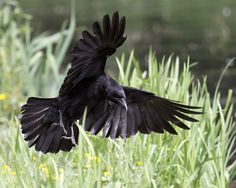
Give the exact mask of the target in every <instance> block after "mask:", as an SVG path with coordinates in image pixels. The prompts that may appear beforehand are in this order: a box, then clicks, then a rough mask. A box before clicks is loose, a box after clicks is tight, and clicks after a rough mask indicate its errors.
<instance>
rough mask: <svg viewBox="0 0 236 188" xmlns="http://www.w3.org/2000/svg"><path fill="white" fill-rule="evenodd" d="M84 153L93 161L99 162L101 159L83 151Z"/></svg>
mask: <svg viewBox="0 0 236 188" xmlns="http://www.w3.org/2000/svg"><path fill="white" fill-rule="evenodd" d="M84 155H85V157H86V158H87V159H88V160H91V161H95V162H101V159H100V158H99V157H96V156H92V155H91V154H90V153H85V154H84Z"/></svg>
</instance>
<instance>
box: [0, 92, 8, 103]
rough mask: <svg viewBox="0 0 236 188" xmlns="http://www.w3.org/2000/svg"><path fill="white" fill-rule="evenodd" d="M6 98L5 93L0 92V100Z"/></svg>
mask: <svg viewBox="0 0 236 188" xmlns="http://www.w3.org/2000/svg"><path fill="white" fill-rule="evenodd" d="M6 98H7V95H6V94H4V93H0V101H4V100H6Z"/></svg>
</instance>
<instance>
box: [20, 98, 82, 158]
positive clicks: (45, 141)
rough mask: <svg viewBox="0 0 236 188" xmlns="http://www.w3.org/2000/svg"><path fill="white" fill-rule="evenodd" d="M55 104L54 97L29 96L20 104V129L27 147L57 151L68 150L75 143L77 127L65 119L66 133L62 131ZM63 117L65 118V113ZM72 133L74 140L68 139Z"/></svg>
mask: <svg viewBox="0 0 236 188" xmlns="http://www.w3.org/2000/svg"><path fill="white" fill-rule="evenodd" d="M56 104H57V99H56V98H48V99H43V98H36V97H31V98H29V99H28V100H27V103H26V104H25V105H23V106H22V108H21V112H22V117H21V119H20V122H21V125H22V126H21V130H22V133H23V134H24V139H25V140H26V141H28V146H29V147H32V146H33V145H35V149H36V150H37V151H41V152H43V153H47V152H51V153H57V152H58V151H60V150H62V151H70V150H71V148H72V147H73V146H75V145H76V144H77V140H78V134H79V131H78V127H77V126H76V124H75V123H73V122H72V123H71V122H70V121H65V122H64V125H65V129H66V133H67V134H66V133H65V132H64V131H63V128H62V127H61V126H60V116H59V106H57V105H56ZM63 118H65V119H66V115H65V114H63ZM72 128H73V131H71V130H72ZM72 134H73V135H74V140H75V142H72V140H71V139H69V138H70V137H72ZM65 137H66V139H65ZM75 143H76V144H75Z"/></svg>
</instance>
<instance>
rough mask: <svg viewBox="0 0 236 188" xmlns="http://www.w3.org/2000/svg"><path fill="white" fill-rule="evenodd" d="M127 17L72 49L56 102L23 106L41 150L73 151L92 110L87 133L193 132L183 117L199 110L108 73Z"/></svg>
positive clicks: (27, 130) (24, 121)
mask: <svg viewBox="0 0 236 188" xmlns="http://www.w3.org/2000/svg"><path fill="white" fill-rule="evenodd" d="M124 32H125V17H122V18H121V19H120V18H119V14H118V12H115V13H114V14H113V16H112V19H111V20H110V17H109V16H108V15H105V16H104V17H103V25H102V28H101V27H100V25H99V23H98V22H95V23H94V24H93V34H91V33H89V32H88V31H84V32H82V39H80V40H79V41H78V43H77V44H76V45H75V47H74V48H73V49H72V62H71V68H70V69H69V71H68V73H67V76H66V78H65V80H64V82H63V84H62V86H61V88H60V91H59V95H58V96H57V97H55V98H48V99H45V98H35V97H30V98H29V99H28V100H27V103H26V104H25V105H23V106H22V109H21V112H22V117H21V119H20V122H21V125H22V126H21V129H22V133H23V134H24V139H25V140H26V141H28V144H29V147H31V146H33V145H35V149H36V150H37V151H42V152H43V153H47V152H51V153H57V152H58V151H59V150H62V151H70V150H71V148H72V147H73V146H76V145H77V143H78V136H79V129H78V127H77V125H76V123H75V122H76V121H77V120H79V119H81V118H82V116H83V112H84V110H85V108H86V107H87V117H86V123H85V130H86V131H91V133H92V134H98V133H99V132H100V131H101V130H102V133H103V136H104V137H110V138H118V137H121V138H127V137H129V136H131V135H135V134H136V133H137V132H138V131H139V132H141V133H143V134H149V133H150V132H156V133H163V132H164V130H166V131H168V132H169V133H171V134H177V133H176V131H175V129H174V128H173V127H172V124H171V123H173V124H175V125H177V126H178V127H180V128H182V129H189V128H188V127H187V126H186V125H185V124H184V123H183V122H182V121H181V120H180V119H183V120H187V121H191V122H195V121H197V120H195V119H193V118H191V117H189V116H188V115H185V114H199V112H196V111H194V109H198V107H194V106H188V105H182V104H179V103H176V102H172V101H170V100H167V99H164V98H161V97H158V96H155V95H154V94H153V93H149V92H146V91H142V90H138V89H135V88H131V87H123V86H120V85H119V84H118V83H116V81H114V80H113V79H112V78H110V77H109V76H107V75H106V74H105V72H104V67H105V63H106V59H107V57H108V56H111V55H112V54H114V53H115V52H116V49H117V48H118V47H119V46H121V45H122V44H123V43H124V41H125V40H126V36H125V35H124Z"/></svg>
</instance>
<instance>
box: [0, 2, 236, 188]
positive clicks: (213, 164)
mask: <svg viewBox="0 0 236 188" xmlns="http://www.w3.org/2000/svg"><path fill="white" fill-rule="evenodd" d="M11 4H12V5H11V6H9V5H4V6H2V7H1V9H0V20H1V21H0V36H1V37H0V44H1V45H0V71H1V80H0V94H1V95H0V120H1V121H0V143H1V144H0V187H156V188H159V187H163V188H167V187H168V188H169V187H179V188H184V187H186V188H189V187H194V188H198V187H204V188H205V187H207V188H211V187H212V188H216V187H219V188H224V187H225V188H226V187H229V184H230V182H231V181H232V179H233V177H235V175H236V162H234V163H231V164H229V160H230V158H231V156H232V154H233V150H232V144H233V142H234V140H235V138H234V136H235V128H234V126H233V125H234V124H233V118H232V117H233V106H232V103H231V96H232V90H229V92H228V96H227V100H226V102H225V105H222V103H221V96H220V93H219V91H218V89H216V92H215V95H214V96H210V94H209V92H208V90H207V84H206V77H204V78H203V80H202V81H199V80H196V79H195V78H194V76H193V75H192V73H191V66H194V64H191V63H190V60H189V59H188V60H187V62H183V63H181V62H180V60H179V59H178V57H176V58H175V57H173V56H170V57H169V58H167V59H165V58H163V59H162V60H161V61H157V59H156V56H155V54H154V52H153V51H152V50H150V53H149V58H148V70H145V71H142V70H141V69H140V67H139V64H140V63H142V62H139V61H138V60H137V59H136V58H135V55H134V52H133V51H132V52H131V53H130V54H129V57H128V58H127V57H126V56H127V55H126V56H125V55H124V54H123V55H122V56H121V57H120V58H119V57H117V58H116V61H117V65H118V67H119V77H118V79H117V80H118V81H119V83H121V84H124V85H130V86H134V87H138V88H143V89H146V90H148V91H152V92H154V93H156V94H158V95H160V96H163V97H166V98H170V99H173V100H177V101H181V102H183V103H185V104H190V105H197V106H203V108H204V114H203V115H202V116H197V117H195V118H197V119H199V122H198V123H192V124H189V123H186V124H188V125H189V126H190V127H191V129H190V131H184V130H181V129H178V128H176V129H177V131H178V133H179V134H178V136H173V135H170V134H168V133H165V134H163V135H159V134H150V135H141V134H138V135H136V136H134V137H131V138H129V139H126V140H121V139H117V140H110V139H104V138H102V137H101V136H100V135H99V136H93V135H91V134H90V133H87V132H84V131H83V127H82V126H79V128H80V137H79V146H78V147H76V148H74V149H73V150H72V151H71V152H69V153H65V152H60V153H58V154H56V155H54V154H47V155H43V154H42V153H38V152H35V151H34V149H33V148H31V149H29V148H28V147H27V144H26V142H25V141H24V140H23V138H22V135H21V133H20V125H19V120H18V117H19V108H20V106H21V105H22V104H23V103H24V102H25V101H26V98H27V96H31V95H36V96H39V95H40V96H48V97H49V96H53V95H56V93H57V89H58V87H59V86H60V84H61V82H62V79H63V77H64V75H65V72H66V71H65V72H63V73H60V66H61V63H62V60H63V58H64V56H65V53H66V50H67V48H68V45H69V43H70V40H71V37H72V35H73V33H74V30H75V25H74V20H73V16H72V17H71V21H70V25H69V26H67V25H64V26H63V27H62V30H61V31H60V32H58V33H55V34H52V35H50V34H43V35H40V36H32V30H31V25H30V23H31V18H30V16H29V15H25V14H24V13H23V12H22V11H21V9H20V8H19V7H18V5H17V4H16V3H15V2H14V1H12V2H11ZM66 28H68V29H66ZM3 36H4V37H3ZM60 54H63V55H60ZM110 63H112V62H110ZM180 67H182V68H180ZM219 84H220V83H219ZM79 124H83V122H80V123H79Z"/></svg>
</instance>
